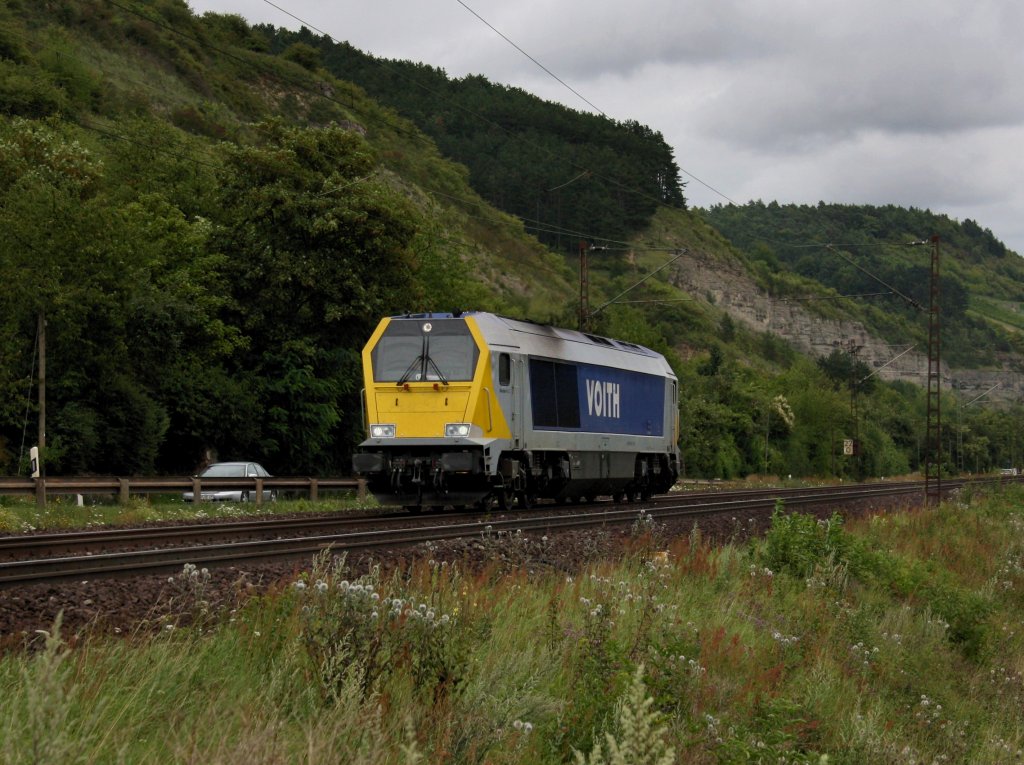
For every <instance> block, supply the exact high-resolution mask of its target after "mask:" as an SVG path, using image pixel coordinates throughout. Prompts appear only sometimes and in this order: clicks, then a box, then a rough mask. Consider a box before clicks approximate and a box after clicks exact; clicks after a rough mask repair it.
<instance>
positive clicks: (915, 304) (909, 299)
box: [825, 244, 924, 311]
mask: <svg viewBox="0 0 1024 765" xmlns="http://www.w3.org/2000/svg"><path fill="white" fill-rule="evenodd" d="M825 249H827V250H829V251H830V252H832V253H834V254H835V255H837V256H839V257H840V258H842V259H843V260H845V261H846V262H847V263H849V264H850V265H851V266H853V267H854V268H856V269H857V270H858V271H860V272H861V273H863V274H865V275H866V276H868V277H869V278H871V279H874V280H875V281H876V282H878V283H879V284H881V285H882V286H883V287H885V288H886V289H889V290H891V291H892V292H893V293H894V294H896V295H899V296H900V297H901V298H903V299H904V300H905V301H907V303H909V304H910V305H912V306H913V307H914V308H916V309H917V310H919V311H923V310H924V306H922V305H921V304H920V303H918V302H917V301H916V300H914V298H912V297H910V296H908V295H904V294H903V293H902V292H900V291H899V290H898V289H896V288H895V287H893V286H892V285H891V284H889V283H888V282H885V281H883V280H882V279H881V278H879V277H878V276H875V275H874V274H873V273H871V272H870V271H868V270H867V269H866V268H864V266H862V265H860V264H859V263H857V262H856V261H854V260H853V259H852V258H849V257H847V256H846V255H843V253H841V252H840V251H839V250H837V249H836V248H835V247H834V246H833V245H831V244H826V245H825Z"/></svg>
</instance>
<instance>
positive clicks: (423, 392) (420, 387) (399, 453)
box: [353, 314, 510, 508]
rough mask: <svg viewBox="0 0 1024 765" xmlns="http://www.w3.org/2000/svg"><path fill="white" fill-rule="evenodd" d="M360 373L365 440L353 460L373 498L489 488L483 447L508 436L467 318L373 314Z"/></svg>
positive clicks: (475, 493) (482, 350)
mask: <svg viewBox="0 0 1024 765" xmlns="http://www.w3.org/2000/svg"><path fill="white" fill-rule="evenodd" d="M363 377H364V381H365V388H364V391H363V396H364V402H363V403H364V414H365V416H366V424H367V429H366V432H367V436H368V437H367V439H366V440H365V441H363V443H362V444H360V453H359V454H356V455H355V456H354V457H353V467H354V469H355V471H356V472H357V473H359V474H361V475H363V476H365V477H366V478H367V480H368V483H369V488H370V490H371V491H372V492H373V494H374V495H375V496H376V497H377V498H378V499H379V500H380V501H381V502H384V503H386V504H398V505H403V506H405V507H409V508H419V507H421V506H423V505H431V506H442V505H462V504H471V503H474V502H477V501H479V500H480V499H482V498H483V497H485V496H486V495H487V494H489V493H490V491H491V485H490V484H491V481H490V479H489V477H488V473H489V471H488V469H487V468H488V467H489V466H488V464H487V460H486V459H485V456H486V453H487V452H488V449H489V446H490V445H491V444H492V443H493V442H494V441H495V440H496V439H507V438H508V437H509V435H510V434H509V428H508V425H507V424H506V421H505V418H504V416H503V414H502V412H501V409H500V407H499V405H498V401H497V399H496V398H495V396H494V393H493V385H492V384H491V383H490V380H491V379H492V377H493V370H492V366H491V354H490V351H489V349H488V347H487V344H486V343H485V342H484V340H483V338H482V336H481V333H480V330H479V327H478V326H477V325H476V323H475V322H474V320H473V318H472V316H462V315H453V314H418V315H409V316H400V317H390V318H386V319H383V320H382V321H381V323H380V324H379V325H378V327H377V329H376V331H375V332H374V334H373V335H372V337H371V338H370V340H369V342H368V343H367V344H366V347H365V348H364V349H363Z"/></svg>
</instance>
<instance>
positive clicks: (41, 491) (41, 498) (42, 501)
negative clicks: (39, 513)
mask: <svg viewBox="0 0 1024 765" xmlns="http://www.w3.org/2000/svg"><path fill="white" fill-rule="evenodd" d="M36 506H37V507H40V508H43V507H46V479H45V478H37V479H36Z"/></svg>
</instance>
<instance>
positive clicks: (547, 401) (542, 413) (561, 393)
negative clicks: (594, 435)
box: [530, 359, 580, 428]
mask: <svg viewBox="0 0 1024 765" xmlns="http://www.w3.org/2000/svg"><path fill="white" fill-rule="evenodd" d="M530 399H531V402H532V405H533V407H532V408H533V425H534V427H537V428H545V427H546V428H578V427H579V426H580V397H579V387H578V385H577V380H576V367H575V366H573V365H572V364H557V363H555V362H553V361H541V360H540V359H530Z"/></svg>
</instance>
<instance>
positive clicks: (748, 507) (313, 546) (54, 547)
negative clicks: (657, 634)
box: [0, 481, 963, 588]
mask: <svg viewBox="0 0 1024 765" xmlns="http://www.w3.org/2000/svg"><path fill="white" fill-rule="evenodd" d="M962 483H963V482H956V481H950V482H947V483H946V484H945V486H946V488H948V489H953V488H956V487H957V486H960V485H962ZM922 487H923V484H922V483H921V482H905V483H887V484H858V485H853V486H845V487H834V486H831V487H821V488H811V489H773V490H755V489H751V490H740V491H729V492H700V493H696V492H695V493H682V494H671V495H665V496H662V497H659V498H657V499H656V500H655V501H651V502H647V503H641V504H638V505H613V504H611V503H609V502H606V503H602V504H595V505H576V506H572V507H562V506H555V505H550V506H541V507H539V508H535V509H533V510H530V511H523V512H516V513H507V514H503V515H501V516H500V517H496V516H492V515H489V514H466V513H436V514H430V515H424V516H410V515H408V514H404V513H385V514H380V515H374V516H360V517H340V516H332V517H315V518H300V519H295V518H289V519H270V520H259V521H234V522H229V523H213V524H201V525H191V526H170V527H153V528H145V529H116V530H101V531H86V532H70V533H63V534H36V535H26V536H12V537H5V538H0V558H7V559H6V560H3V561H2V562H0V588H11V587H17V586H22V585H27V584H33V583H40V582H57V581H67V580H74V579H82V578H88V579H94V578H97V577H111V576H138V575H143V574H163V573H168V572H176V571H179V570H180V569H181V568H182V566H184V564H186V563H191V564H194V565H196V566H204V567H219V566H227V565H234V566H241V565H254V564H258V563H264V562H271V561H281V560H285V559H306V560H308V559H309V558H311V557H312V556H314V555H316V554H318V553H320V552H322V551H323V550H325V549H327V548H331V549H333V550H336V551H338V552H343V551H345V552H357V551H368V550H373V549H380V548H399V547H407V546H409V545H414V544H418V543H423V542H433V541H442V540H451V539H460V538H472V537H478V536H480V535H481V534H500V533H503V532H508V533H512V532H515V531H523V532H540V533H545V534H546V533H556V532H558V531H566V530H576V529H586V528H595V527H602V526H622V525H627V524H631V523H633V522H634V521H636V519H637V517H638V511H639V510H640V509H641V508H642V509H643V510H644V511H645V513H647V514H649V515H650V516H651V517H652V518H653V519H654V520H656V521H665V522H668V521H680V520H684V521H688V520H690V519H692V520H694V521H696V520H699V519H700V518H704V517H709V516H725V515H733V516H736V515H737V514H741V513H751V512H759V513H764V512H765V511H770V510H771V509H773V508H774V506H775V503H776V501H777V500H782V501H783V502H785V504H786V507H787V508H790V509H798V508H804V507H809V506H817V505H822V504H829V505H837V506H841V505H843V504H848V503H851V502H863V501H865V500H882V499H886V500H888V499H891V498H894V497H907V498H909V497H911V496H912V495H915V494H916V495H918V496H921V495H922Z"/></svg>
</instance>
